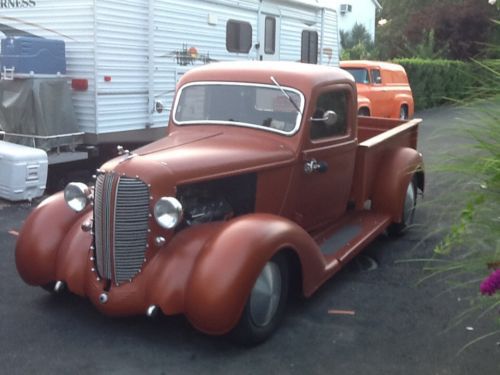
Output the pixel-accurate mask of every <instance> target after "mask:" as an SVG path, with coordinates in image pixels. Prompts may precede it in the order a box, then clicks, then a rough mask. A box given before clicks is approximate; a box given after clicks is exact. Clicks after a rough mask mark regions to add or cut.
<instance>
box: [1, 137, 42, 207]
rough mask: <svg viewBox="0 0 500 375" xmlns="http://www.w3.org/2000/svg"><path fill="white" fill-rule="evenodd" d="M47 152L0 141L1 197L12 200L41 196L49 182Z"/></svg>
mask: <svg viewBox="0 0 500 375" xmlns="http://www.w3.org/2000/svg"><path fill="white" fill-rule="evenodd" d="M47 168H48V163H47V153H46V152H45V151H43V150H40V149H38V148H32V147H26V146H21V145H17V144H14V143H9V142H4V141H0V198H5V199H8V200H10V201H21V200H31V199H33V198H37V197H40V196H41V195H42V194H43V191H44V190H45V185H46V183H47Z"/></svg>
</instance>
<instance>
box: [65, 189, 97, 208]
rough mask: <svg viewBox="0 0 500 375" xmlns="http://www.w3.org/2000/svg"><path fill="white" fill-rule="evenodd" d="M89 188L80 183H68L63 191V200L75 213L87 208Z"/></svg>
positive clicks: (89, 194)
mask: <svg viewBox="0 0 500 375" xmlns="http://www.w3.org/2000/svg"><path fill="white" fill-rule="evenodd" d="M91 194H92V193H91V191H90V188H89V187H88V186H87V185H85V184H83V183H81V182H70V183H69V184H68V185H67V186H66V188H65V189H64V200H65V201H66V203H67V204H68V206H69V207H70V208H71V209H72V210H73V211H76V212H81V211H83V210H84V209H85V207H87V205H88V204H89V202H90V197H91Z"/></svg>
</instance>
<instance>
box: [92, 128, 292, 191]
mask: <svg viewBox="0 0 500 375" xmlns="http://www.w3.org/2000/svg"><path fill="white" fill-rule="evenodd" d="M280 137H282V136H281V135H274V134H268V133H267V132H265V131H261V130H253V129H243V128H237V127H234V129H233V127H227V129H221V128H215V129H210V128H209V129H204V128H203V127H202V126H192V129H188V128H187V127H186V129H182V130H179V131H174V132H172V133H170V134H169V135H168V136H167V137H165V138H163V139H160V140H158V141H156V142H153V143H151V144H149V145H147V146H144V147H141V148H139V149H137V150H135V151H133V152H132V153H131V154H129V155H123V156H120V157H118V158H115V159H113V160H111V161H109V162H108V163H106V164H104V165H103V167H102V169H103V170H113V171H115V172H117V173H119V174H125V175H128V176H138V177H140V178H142V179H143V180H144V181H150V182H151V181H153V180H155V179H156V178H155V175H158V174H162V175H164V172H163V173H162V170H168V172H167V173H168V174H170V175H171V176H172V177H173V179H174V180H175V182H176V183H177V184H179V183H183V182H188V181H196V180H202V179H206V178H209V177H217V176H224V175H230V174H235V173H238V172H251V171H256V170H258V169H262V168H266V167H271V166H277V165H282V164H286V163H290V162H292V161H293V159H294V152H293V150H292V149H291V148H290V147H289V146H287V145H286V143H285V142H280V141H279V138H280Z"/></svg>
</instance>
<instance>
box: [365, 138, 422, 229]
mask: <svg viewBox="0 0 500 375" xmlns="http://www.w3.org/2000/svg"><path fill="white" fill-rule="evenodd" d="M422 168H423V161H422V154H420V153H419V152H418V151H416V150H415V149H413V148H410V147H402V148H399V149H396V150H394V151H392V152H390V153H388V154H387V155H386V156H385V157H384V158H383V159H382V160H381V163H380V166H379V168H378V169H379V172H378V174H377V180H376V182H375V184H374V189H373V194H372V207H373V210H375V211H377V212H381V213H387V214H390V215H391V217H392V219H393V222H395V223H399V222H401V214H402V212H403V205H404V199H405V194H406V189H407V187H408V184H409V183H410V181H411V180H412V179H413V176H414V175H415V174H417V176H419V177H418V178H417V184H421V190H423V181H424V177H423V169H422ZM419 181H421V182H419Z"/></svg>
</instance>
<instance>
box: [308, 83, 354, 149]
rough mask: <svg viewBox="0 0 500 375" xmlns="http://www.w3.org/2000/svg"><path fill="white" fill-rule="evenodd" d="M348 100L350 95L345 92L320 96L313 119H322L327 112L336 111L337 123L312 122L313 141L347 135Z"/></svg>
mask: <svg viewBox="0 0 500 375" xmlns="http://www.w3.org/2000/svg"><path fill="white" fill-rule="evenodd" d="M348 99H349V93H348V92H347V91H345V90H344V91H339V90H337V91H330V92H327V93H324V94H321V95H320V96H319V98H318V101H317V102H316V109H315V111H314V113H313V118H314V119H321V118H323V116H324V115H325V113H326V111H334V112H335V113H336V114H337V121H336V122H335V123H334V124H327V123H326V122H325V121H321V120H312V121H311V126H310V129H311V130H310V137H311V139H312V140H316V139H322V138H330V137H336V136H340V135H344V134H347V113H348V112H347V108H348V107H347V106H348V104H349V100H348Z"/></svg>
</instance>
